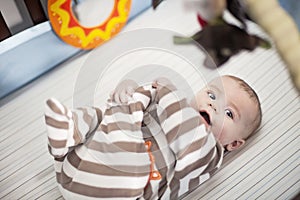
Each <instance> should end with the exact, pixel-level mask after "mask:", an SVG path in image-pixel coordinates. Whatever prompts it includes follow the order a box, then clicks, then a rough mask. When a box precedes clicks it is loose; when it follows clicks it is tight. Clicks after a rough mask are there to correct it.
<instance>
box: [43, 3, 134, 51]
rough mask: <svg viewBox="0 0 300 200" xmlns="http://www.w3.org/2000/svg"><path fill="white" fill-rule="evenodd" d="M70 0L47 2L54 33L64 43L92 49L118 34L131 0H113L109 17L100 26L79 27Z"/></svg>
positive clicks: (125, 19) (126, 15) (124, 21)
mask: <svg viewBox="0 0 300 200" xmlns="http://www.w3.org/2000/svg"><path fill="white" fill-rule="evenodd" d="M71 4H72V0H48V15H49V19H50V22H51V25H52V28H53V29H54V31H55V33H56V34H57V35H58V36H59V37H60V38H61V39H62V40H63V41H64V42H66V43H68V44H70V45H72V46H75V47H79V48H82V49H92V48H95V47H97V46H99V45H100V44H102V43H104V42H105V41H107V40H109V39H110V38H112V37H113V36H114V35H116V34H117V33H119V32H120V31H121V29H122V28H123V26H124V25H125V24H126V22H127V19H128V15H129V11H130V7H131V0H115V3H114V8H113V10H112V12H111V14H110V16H109V17H108V18H107V19H106V20H105V21H104V22H103V23H101V24H100V25H98V26H95V27H84V26H82V25H80V23H79V22H78V20H77V19H76V17H75V16H74V14H73V11H72V8H71Z"/></svg>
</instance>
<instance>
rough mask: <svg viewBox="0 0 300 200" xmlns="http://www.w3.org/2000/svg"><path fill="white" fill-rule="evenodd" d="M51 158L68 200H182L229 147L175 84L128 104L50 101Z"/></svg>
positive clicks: (144, 90)
mask: <svg viewBox="0 0 300 200" xmlns="http://www.w3.org/2000/svg"><path fill="white" fill-rule="evenodd" d="M45 121H46V126H47V131H48V141H49V142H48V147H49V152H50V154H51V155H52V156H54V160H55V171H56V178H57V182H58V185H59V189H60V191H61V193H62V194H63V196H64V198H66V199H102V198H103V199H114V200H115V199H178V198H179V197H180V196H181V195H183V194H185V193H187V192H189V191H191V190H193V189H195V188H196V187H197V186H198V185H200V184H201V183H203V182H204V181H205V180H207V179H208V178H209V177H210V176H211V175H212V174H213V173H214V172H215V171H216V170H217V169H218V168H219V167H220V165H221V162H222V158H223V148H222V146H221V145H220V144H219V143H217V142H216V140H215V138H214V136H213V134H212V133H210V132H209V133H208V132H207V131H206V128H205V125H204V124H201V121H200V117H199V113H198V112H196V111H195V110H194V109H193V108H191V107H190V106H189V105H188V103H187V100H186V98H185V97H184V96H183V95H182V94H181V93H179V91H177V90H176V88H175V87H174V86H173V85H167V86H163V87H158V88H153V87H151V86H143V87H139V88H138V89H137V90H136V91H135V93H134V94H133V96H132V100H131V101H130V102H128V104H126V105H123V104H122V105H110V106H108V107H107V108H106V109H103V110H101V109H99V108H94V107H84V108H79V109H75V110H72V111H71V110H69V109H67V108H66V107H65V106H63V105H62V104H61V103H59V102H58V101H57V100H55V99H49V100H48V101H47V102H46V111H45Z"/></svg>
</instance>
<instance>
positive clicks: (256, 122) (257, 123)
mask: <svg viewBox="0 0 300 200" xmlns="http://www.w3.org/2000/svg"><path fill="white" fill-rule="evenodd" d="M226 76H227V77H229V78H231V79H233V80H235V81H236V82H237V83H238V84H239V86H240V87H241V88H242V89H243V90H244V91H245V92H246V93H247V94H248V95H249V97H250V99H252V100H253V101H254V102H255V104H256V106H257V110H258V114H257V116H256V118H255V120H254V122H253V126H252V130H251V132H250V134H249V135H248V136H247V137H246V138H244V139H248V138H249V137H250V136H251V135H252V134H253V133H254V132H255V131H256V130H257V129H258V128H259V127H260V125H261V121H262V111H261V106H260V101H259V98H258V95H257V94H256V92H255V90H254V89H253V88H252V87H251V86H250V85H248V83H246V82H245V81H244V80H242V79H240V78H238V77H236V76H232V75H226Z"/></svg>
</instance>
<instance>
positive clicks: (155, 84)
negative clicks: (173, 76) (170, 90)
mask: <svg viewBox="0 0 300 200" xmlns="http://www.w3.org/2000/svg"><path fill="white" fill-rule="evenodd" d="M171 85H173V84H172V82H171V81H170V80H169V79H167V78H164V77H160V78H158V79H156V80H154V81H153V83H152V87H154V88H158V89H159V87H164V86H171Z"/></svg>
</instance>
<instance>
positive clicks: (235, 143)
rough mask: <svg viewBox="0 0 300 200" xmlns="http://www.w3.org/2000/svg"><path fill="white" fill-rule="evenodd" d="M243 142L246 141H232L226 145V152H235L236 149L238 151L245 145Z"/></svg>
mask: <svg viewBox="0 0 300 200" xmlns="http://www.w3.org/2000/svg"><path fill="white" fill-rule="evenodd" d="M245 142H246V141H245V140H243V139H238V140H235V141H233V142H232V143H230V144H228V145H227V146H226V149H227V150H228V151H233V150H237V149H239V148H240V147H241V146H243V145H244V144H245Z"/></svg>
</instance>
